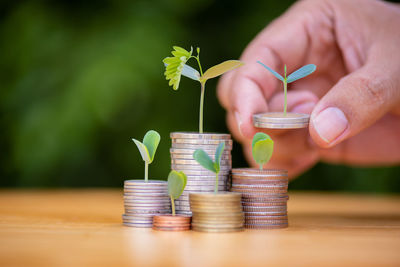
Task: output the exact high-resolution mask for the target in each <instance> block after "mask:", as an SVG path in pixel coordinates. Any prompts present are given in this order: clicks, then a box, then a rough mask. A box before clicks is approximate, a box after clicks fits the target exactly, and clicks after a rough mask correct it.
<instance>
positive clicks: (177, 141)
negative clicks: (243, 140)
mask: <svg viewBox="0 0 400 267" xmlns="http://www.w3.org/2000/svg"><path fill="white" fill-rule="evenodd" d="M171 141H172V146H173V145H174V144H192V145H217V146H218V145H219V144H220V143H222V142H225V146H232V145H233V141H232V140H215V139H190V138H172V139H171Z"/></svg>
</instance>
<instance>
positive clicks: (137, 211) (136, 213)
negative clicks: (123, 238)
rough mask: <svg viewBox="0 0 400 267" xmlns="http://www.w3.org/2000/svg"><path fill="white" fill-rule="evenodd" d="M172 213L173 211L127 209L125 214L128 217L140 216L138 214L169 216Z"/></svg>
mask: <svg viewBox="0 0 400 267" xmlns="http://www.w3.org/2000/svg"><path fill="white" fill-rule="evenodd" d="M169 213H171V209H163V210H154V209H152V210H143V209H141V210H132V209H129V210H128V209H125V214H127V215H138V214H169Z"/></svg>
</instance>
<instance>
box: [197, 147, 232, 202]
mask: <svg viewBox="0 0 400 267" xmlns="http://www.w3.org/2000/svg"><path fill="white" fill-rule="evenodd" d="M224 149H225V142H221V143H220V144H219V145H218V147H217V150H216V151H215V161H213V160H212V159H211V158H210V156H209V155H208V154H207V153H206V152H205V151H204V150H202V149H197V150H196V151H195V152H194V153H193V158H194V159H195V160H196V161H197V162H198V163H199V164H200V165H201V166H203V167H204V168H205V169H207V170H209V171H212V172H214V173H215V189H214V193H215V194H216V193H217V192H218V174H219V171H220V170H221V157H222V152H224Z"/></svg>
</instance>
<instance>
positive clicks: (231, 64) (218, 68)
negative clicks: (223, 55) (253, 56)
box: [200, 60, 244, 82]
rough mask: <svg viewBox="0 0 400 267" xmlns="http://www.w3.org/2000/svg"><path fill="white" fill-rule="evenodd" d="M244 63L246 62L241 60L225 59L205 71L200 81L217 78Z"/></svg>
mask: <svg viewBox="0 0 400 267" xmlns="http://www.w3.org/2000/svg"><path fill="white" fill-rule="evenodd" d="M242 65H244V63H243V62H241V61H239V60H227V61H224V62H222V63H220V64H218V65H215V66H214V67H211V68H209V69H208V70H207V71H206V72H204V74H203V76H202V77H201V78H200V81H201V82H205V81H207V80H208V79H211V78H215V77H217V76H219V75H222V74H224V73H225V72H228V71H230V70H233V69H236V68H238V67H240V66H242Z"/></svg>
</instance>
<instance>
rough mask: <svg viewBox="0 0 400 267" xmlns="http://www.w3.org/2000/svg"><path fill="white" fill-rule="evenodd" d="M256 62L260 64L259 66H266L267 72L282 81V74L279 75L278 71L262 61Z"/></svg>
mask: <svg viewBox="0 0 400 267" xmlns="http://www.w3.org/2000/svg"><path fill="white" fill-rule="evenodd" d="M257 63H258V64H260V65H261V66H263V67H264V68H266V69H267V70H268V71H269V72H271V73H272V74H273V75H274V76H275V77H276V78H278V79H279V80H281V81H282V82H283V81H284V79H283V77H282V75H280V74H279V73H277V72H276V71H274V70H273V69H271V68H270V67H268V66H267V65H265V64H264V63H262V62H261V61H257Z"/></svg>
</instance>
